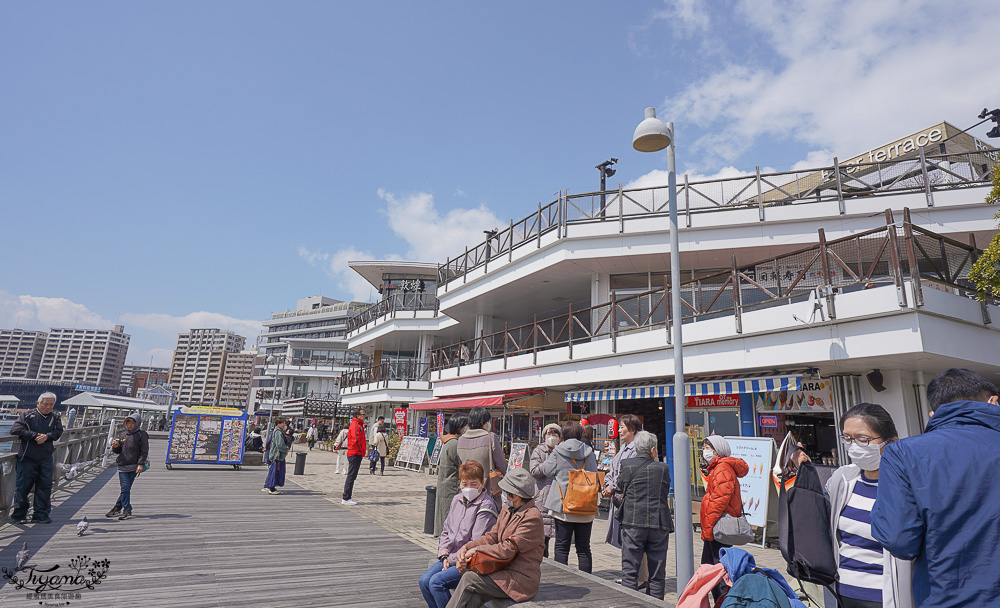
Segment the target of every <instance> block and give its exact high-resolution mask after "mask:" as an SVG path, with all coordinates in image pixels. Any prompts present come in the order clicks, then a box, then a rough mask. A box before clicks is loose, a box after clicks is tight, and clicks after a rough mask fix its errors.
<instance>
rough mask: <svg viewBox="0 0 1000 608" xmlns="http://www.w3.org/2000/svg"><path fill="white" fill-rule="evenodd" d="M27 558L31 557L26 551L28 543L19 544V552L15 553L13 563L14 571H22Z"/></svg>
mask: <svg viewBox="0 0 1000 608" xmlns="http://www.w3.org/2000/svg"><path fill="white" fill-rule="evenodd" d="M29 557H31V552H30V551H28V543H21V550H20V551H18V552H17V558H16V560H15V561H14V570H24V566H25V565H26V564H27V563H28V558H29Z"/></svg>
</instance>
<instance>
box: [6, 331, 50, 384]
mask: <svg viewBox="0 0 1000 608" xmlns="http://www.w3.org/2000/svg"><path fill="white" fill-rule="evenodd" d="M47 338H48V334H47V333H46V332H44V331H25V330H23V329H0V378H28V379H31V378H37V377H38V368H39V367H40V366H41V363H42V355H43V353H44V351H45V340H46V339H47Z"/></svg>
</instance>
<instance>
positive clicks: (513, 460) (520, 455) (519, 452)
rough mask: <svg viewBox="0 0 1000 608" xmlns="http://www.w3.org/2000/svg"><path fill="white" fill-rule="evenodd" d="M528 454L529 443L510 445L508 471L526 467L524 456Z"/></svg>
mask: <svg viewBox="0 0 1000 608" xmlns="http://www.w3.org/2000/svg"><path fill="white" fill-rule="evenodd" d="M527 452H528V444H527V443H512V444H510V458H508V459H507V470H508V471H509V470H511V469H513V468H516V467H522V468H523V467H524V455H525V454H526V453H527Z"/></svg>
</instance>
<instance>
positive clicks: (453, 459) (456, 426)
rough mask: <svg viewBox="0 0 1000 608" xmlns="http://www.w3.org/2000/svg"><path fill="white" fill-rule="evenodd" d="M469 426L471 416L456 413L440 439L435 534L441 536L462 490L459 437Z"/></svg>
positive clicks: (445, 426)
mask: <svg viewBox="0 0 1000 608" xmlns="http://www.w3.org/2000/svg"><path fill="white" fill-rule="evenodd" d="M468 427H469V417H468V416H466V415H465V414H455V415H453V416H452V417H451V418H449V419H448V422H446V423H445V425H444V430H445V432H446V434H445V435H443V436H442V437H441V438H440V439H438V441H440V442H441V453H440V454H439V455H438V479H437V495H436V496H435V501H434V536H441V531H442V530H444V521H445V519H447V518H448V509H449V508H450V507H451V502H452V499H454V498H455V496H456V495H458V492H459V490H460V487H459V486H460V479H459V477H458V468H459V467H460V466H461V464H462V461H461V460H459V459H458V438H459V437H461V436H462V433H464V432H465V430H466V429H467V428H468Z"/></svg>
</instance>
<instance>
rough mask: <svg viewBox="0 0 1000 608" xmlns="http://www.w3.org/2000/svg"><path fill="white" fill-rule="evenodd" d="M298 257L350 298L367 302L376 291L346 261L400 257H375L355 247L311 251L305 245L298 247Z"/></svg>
mask: <svg viewBox="0 0 1000 608" xmlns="http://www.w3.org/2000/svg"><path fill="white" fill-rule="evenodd" d="M299 257H300V258H302V259H303V260H305V261H306V262H308V263H309V264H310V265H312V266H315V267H317V268H321V269H322V270H323V272H325V273H326V274H327V275H328V276H330V277H331V278H333V279H334V280H335V281H336V282H337V286H338V287H340V288H341V289H342V290H344V291H346V292H348V293H350V294H351V298H352V299H353V300H356V301H358V302H369V301H371V300H372V299H373V298H377V297H378V293H377V292H376V290H375V288H374V287H373V286H372V284H371V283H369V282H368V281H366V280H365V279H364V277H362V276H361V275H360V274H358V273H356V272H354V270H352V269H351V268H349V267H348V266H347V263H348V262H354V261H359V260H374V259H380V260H395V259H400V258H399V256H397V255H387V256H381V257H378V258H376V257H375V256H373V255H372V254H371V252H369V251H362V250H359V249H357V248H355V247H344V248H341V249H338V250H337V251H335V252H334V253H327V252H323V251H311V250H309V249H307V248H305V247H299Z"/></svg>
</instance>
